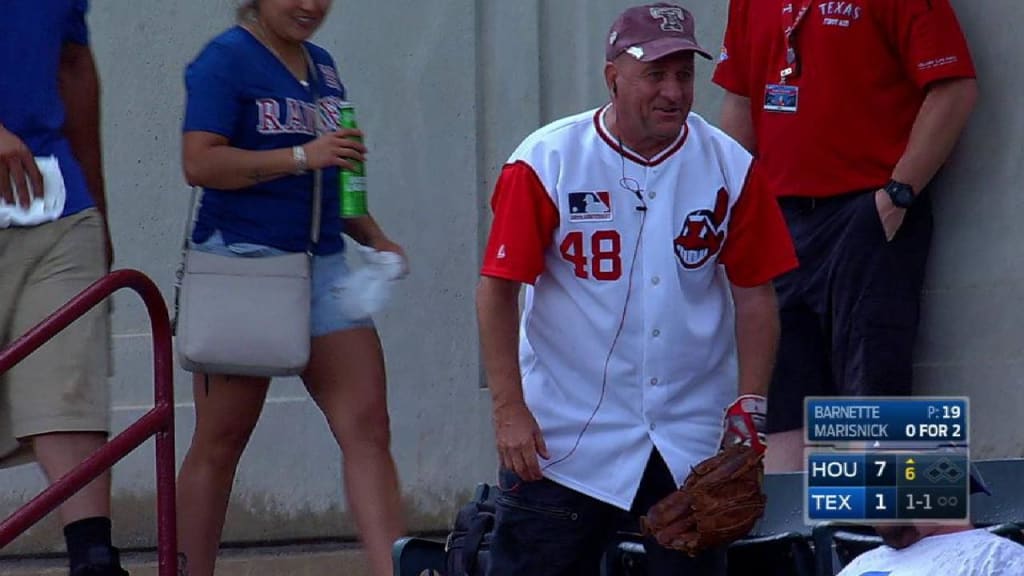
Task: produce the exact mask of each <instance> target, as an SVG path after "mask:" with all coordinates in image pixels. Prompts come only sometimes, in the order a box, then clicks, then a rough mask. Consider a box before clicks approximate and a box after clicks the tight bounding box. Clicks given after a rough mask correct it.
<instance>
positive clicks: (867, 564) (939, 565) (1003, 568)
mask: <svg viewBox="0 0 1024 576" xmlns="http://www.w3.org/2000/svg"><path fill="white" fill-rule="evenodd" d="M936 574H942V576H1019V575H1020V574H1024V546H1021V545H1020V544H1017V543H1016V542H1014V541H1012V540H1010V539H1008V538H1003V537H1002V536H997V535H995V534H992V533H991V532H989V531H987V530H980V529H979V530H968V531H965V532H954V533H952V534H941V535H938V536H929V537H927V538H922V539H921V540H920V541H919V542H915V543H914V544H911V545H910V546H907V547H906V548H904V549H902V550H896V549H894V548H890V547H888V546H880V547H878V548H875V549H872V550H868V551H867V552H865V553H863V554H861V555H860V556H857V557H856V558H854V559H853V560H852V561H851V562H850V564H849V565H847V566H846V568H843V571H842V572H840V573H839V576H934V575H936Z"/></svg>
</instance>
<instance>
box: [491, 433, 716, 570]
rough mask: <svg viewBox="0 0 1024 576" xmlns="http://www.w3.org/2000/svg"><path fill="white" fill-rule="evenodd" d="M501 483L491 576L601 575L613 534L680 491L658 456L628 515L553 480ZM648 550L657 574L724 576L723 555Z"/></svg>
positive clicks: (507, 476)
mask: <svg viewBox="0 0 1024 576" xmlns="http://www.w3.org/2000/svg"><path fill="white" fill-rule="evenodd" d="M594 465H595V466H596V467H600V466H601V463H599V462H595V463H594ZM498 484H499V488H500V489H501V495H500V496H499V497H498V501H497V507H498V514H497V523H496V525H495V529H494V540H493V542H492V544H491V552H490V554H491V555H490V568H489V569H488V571H487V574H488V576H527V575H529V576H597V575H598V574H599V573H600V562H601V557H602V555H603V553H604V551H605V548H606V546H607V545H608V543H609V540H610V538H611V536H612V535H613V534H614V533H615V531H616V530H619V529H622V528H624V527H628V526H630V525H633V526H635V525H636V521H637V519H638V518H639V517H640V515H642V514H646V513H647V510H648V509H649V508H650V507H651V506H652V505H654V503H655V502H657V501H658V500H660V499H661V498H663V497H664V496H666V495H667V494H669V493H671V492H672V491H673V490H675V489H676V485H675V481H674V480H673V478H672V474H671V472H669V470H668V466H666V464H665V462H664V460H662V458H661V456H660V455H659V454H658V453H657V451H655V452H653V453H652V454H651V459H650V461H649V462H648V464H647V469H646V470H645V471H644V476H643V480H642V481H641V483H640V489H639V491H638V492H637V495H636V498H635V500H634V501H633V506H632V509H631V510H630V511H629V512H626V511H623V510H620V509H618V508H615V507H614V506H612V505H610V504H606V503H604V502H601V501H599V500H595V499H594V498H591V497H589V496H585V495H583V494H581V493H579V492H576V491H575V490H572V489H570V488H566V487H565V486H562V485H560V484H556V483H555V482H552V481H551V480H548V479H543V480H540V481H537V482H523V481H522V480H521V479H520V478H519V477H518V476H517V475H516V474H515V473H514V472H512V471H510V470H502V471H501V472H500V473H499V479H498ZM644 548H645V550H646V552H647V566H648V574H650V575H652V576H669V575H671V576H725V550H724V549H722V550H714V551H710V552H707V553H704V554H702V555H700V556H698V557H697V558H690V557H689V556H688V555H686V554H685V553H683V552H678V551H675V550H670V549H667V548H663V547H661V546H659V545H658V544H657V543H656V542H654V541H653V540H650V539H645V541H644Z"/></svg>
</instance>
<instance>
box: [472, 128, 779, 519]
mask: <svg viewBox="0 0 1024 576" xmlns="http://www.w3.org/2000/svg"><path fill="white" fill-rule="evenodd" d="M605 110H606V108H602V109H599V110H597V111H590V112H586V113H583V114H579V115H576V116H572V117H569V118H566V119H563V120H560V121H557V122H555V123H553V124H550V125H548V126H546V127H544V128H541V129H540V130H538V131H537V132H535V133H534V134H532V135H531V136H529V137H528V138H527V139H526V140H525V141H524V142H523V143H522V144H521V145H520V146H519V148H518V149H517V150H516V151H515V152H514V153H513V154H512V157H511V158H510V160H509V162H508V164H507V165H506V166H505V167H504V169H503V170H502V174H501V177H500V179H499V181H498V184H497V186H496V189H495V194H494V198H493V201H492V207H493V209H494V213H495V218H494V223H493V226H492V229H491V236H490V239H489V241H488V246H487V251H486V253H485V258H484V264H483V268H482V271H481V273H482V274H484V275H486V276H494V277H498V278H505V279H510V280H517V281H520V282H524V283H527V284H530V286H529V287H528V288H527V292H526V303H525V307H524V310H523V315H522V323H521V330H520V353H519V362H520V367H521V370H522V377H523V389H524V395H525V398H526V402H527V405H528V406H529V408H530V410H531V411H532V413H533V415H534V416H535V417H536V419H537V421H538V423H539V425H540V427H541V430H542V432H543V434H544V440H545V442H546V444H547V448H548V452H549V455H550V456H551V460H541V465H542V467H543V468H544V475H545V476H546V477H548V478H550V479H552V480H554V481H556V482H558V483H560V484H563V485H565V486H568V487H570V488H572V489H574V490H577V491H579V492H582V493H584V494H587V495H590V496H592V497H594V498H597V499H599V500H602V501H604V502H608V503H610V504H613V505H615V506H618V507H620V508H622V509H629V508H630V505H631V503H632V501H633V498H634V496H635V494H636V491H637V489H638V488H639V484H640V480H641V477H642V475H643V471H644V468H645V467H646V464H647V460H648V458H649V457H650V455H651V452H652V447H657V449H658V451H659V452H660V453H661V455H662V457H663V458H664V459H665V461H666V462H667V463H668V466H669V468H670V469H671V471H672V473H673V475H674V476H675V478H676V480H677V482H680V483H681V482H682V481H683V480H684V479H685V478H686V476H687V474H688V473H689V471H690V467H691V466H694V465H696V464H697V463H698V462H699V461H700V460H702V459H704V458H707V457H708V456H711V455H713V454H714V453H715V452H716V450H717V448H718V442H719V437H720V435H721V431H722V416H723V411H724V409H725V408H726V406H727V405H728V404H729V403H730V402H731V401H732V400H734V399H735V398H736V391H737V382H736V378H737V367H736V354H735V348H736V347H735V337H734V322H733V310H732V300H731V296H730V281H731V282H732V283H733V284H736V285H741V286H756V285H760V284H763V283H765V282H768V281H770V280H771V279H772V278H773V277H775V276H776V275H778V274H780V273H782V272H784V271H786V270H789V269H791V268H792V267H794V266H795V265H796V259H795V256H794V254H793V248H792V244H791V243H790V240H789V234H788V231H787V229H786V227H785V223H784V222H783V220H782V216H781V214H780V212H779V210H778V207H777V205H776V204H775V202H774V199H773V197H772V196H770V195H769V194H768V193H767V192H766V191H765V190H763V187H761V186H758V185H757V182H759V181H760V179H759V178H758V177H757V176H756V174H757V173H758V172H757V171H756V170H755V171H752V172H751V171H750V169H751V157H750V155H749V154H748V153H747V152H746V151H745V150H744V149H743V148H742V147H741V146H740V145H739V144H737V143H736V142H735V141H733V140H731V139H730V138H729V137H727V136H726V135H724V134H723V133H722V132H720V131H719V130H717V129H716V128H714V127H712V126H710V125H709V124H708V123H707V122H705V121H704V120H703V119H702V118H700V117H699V116H697V115H696V114H690V117H689V119H688V121H687V123H686V126H685V127H684V129H683V130H682V131H681V133H680V135H679V137H678V139H677V140H676V142H675V143H673V144H672V145H671V146H669V147H668V148H667V149H666V150H665V151H663V152H662V153H661V154H659V155H658V156H656V157H654V158H651V159H650V160H645V159H644V158H642V157H641V156H639V155H637V154H636V153H634V152H631V151H630V150H628V149H623V148H620V146H619V144H618V143H617V141H616V139H615V138H614V136H612V135H611V134H610V132H609V131H608V130H607V129H606V127H605V126H604V112H605ZM748 172H750V174H751V177H750V178H748ZM634 189H635V190H636V191H637V192H636V193H634V192H633V191H631V190H634ZM638 208H639V209H638ZM613 343H614V349H613Z"/></svg>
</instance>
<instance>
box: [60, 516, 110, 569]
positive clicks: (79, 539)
mask: <svg viewBox="0 0 1024 576" xmlns="http://www.w3.org/2000/svg"><path fill="white" fill-rule="evenodd" d="M64 541H65V542H66V543H67V547H68V562H69V563H70V565H71V571H72V572H74V571H75V569H76V568H78V567H79V566H83V565H85V564H89V563H90V561H91V560H92V558H94V557H95V556H96V555H97V554H96V552H99V551H103V552H108V551H110V550H111V544H110V518H104V517H103V516H94V517H92V518H83V519H82V520H76V521H74V522H72V523H71V524H68V525H67V526H65V527H64ZM100 556H101V557H102V556H104V554H103V553H102V552H101V553H100Z"/></svg>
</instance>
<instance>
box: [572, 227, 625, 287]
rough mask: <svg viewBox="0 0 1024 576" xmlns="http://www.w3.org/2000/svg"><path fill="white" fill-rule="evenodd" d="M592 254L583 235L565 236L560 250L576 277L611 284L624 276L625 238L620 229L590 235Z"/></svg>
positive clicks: (578, 232) (577, 233)
mask: <svg viewBox="0 0 1024 576" xmlns="http://www.w3.org/2000/svg"><path fill="white" fill-rule="evenodd" d="M589 248H590V250H589V252H590V254H589V256H588V254H587V246H586V243H585V242H584V237H583V232H582V231H580V230H573V231H571V232H569V233H568V234H566V235H565V238H563V239H562V243H561V244H559V246H558V251H559V252H560V253H561V254H562V258H563V259H565V260H566V261H567V262H569V263H570V264H572V265H573V272H574V273H575V274H576V277H577V278H589V277H591V276H593V277H594V280H600V281H602V282H611V281H614V280H618V279H619V278H621V277H622V256H621V252H622V237H621V236H619V232H618V231H617V230H596V231H594V233H593V234H591V235H590V246H589Z"/></svg>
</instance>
